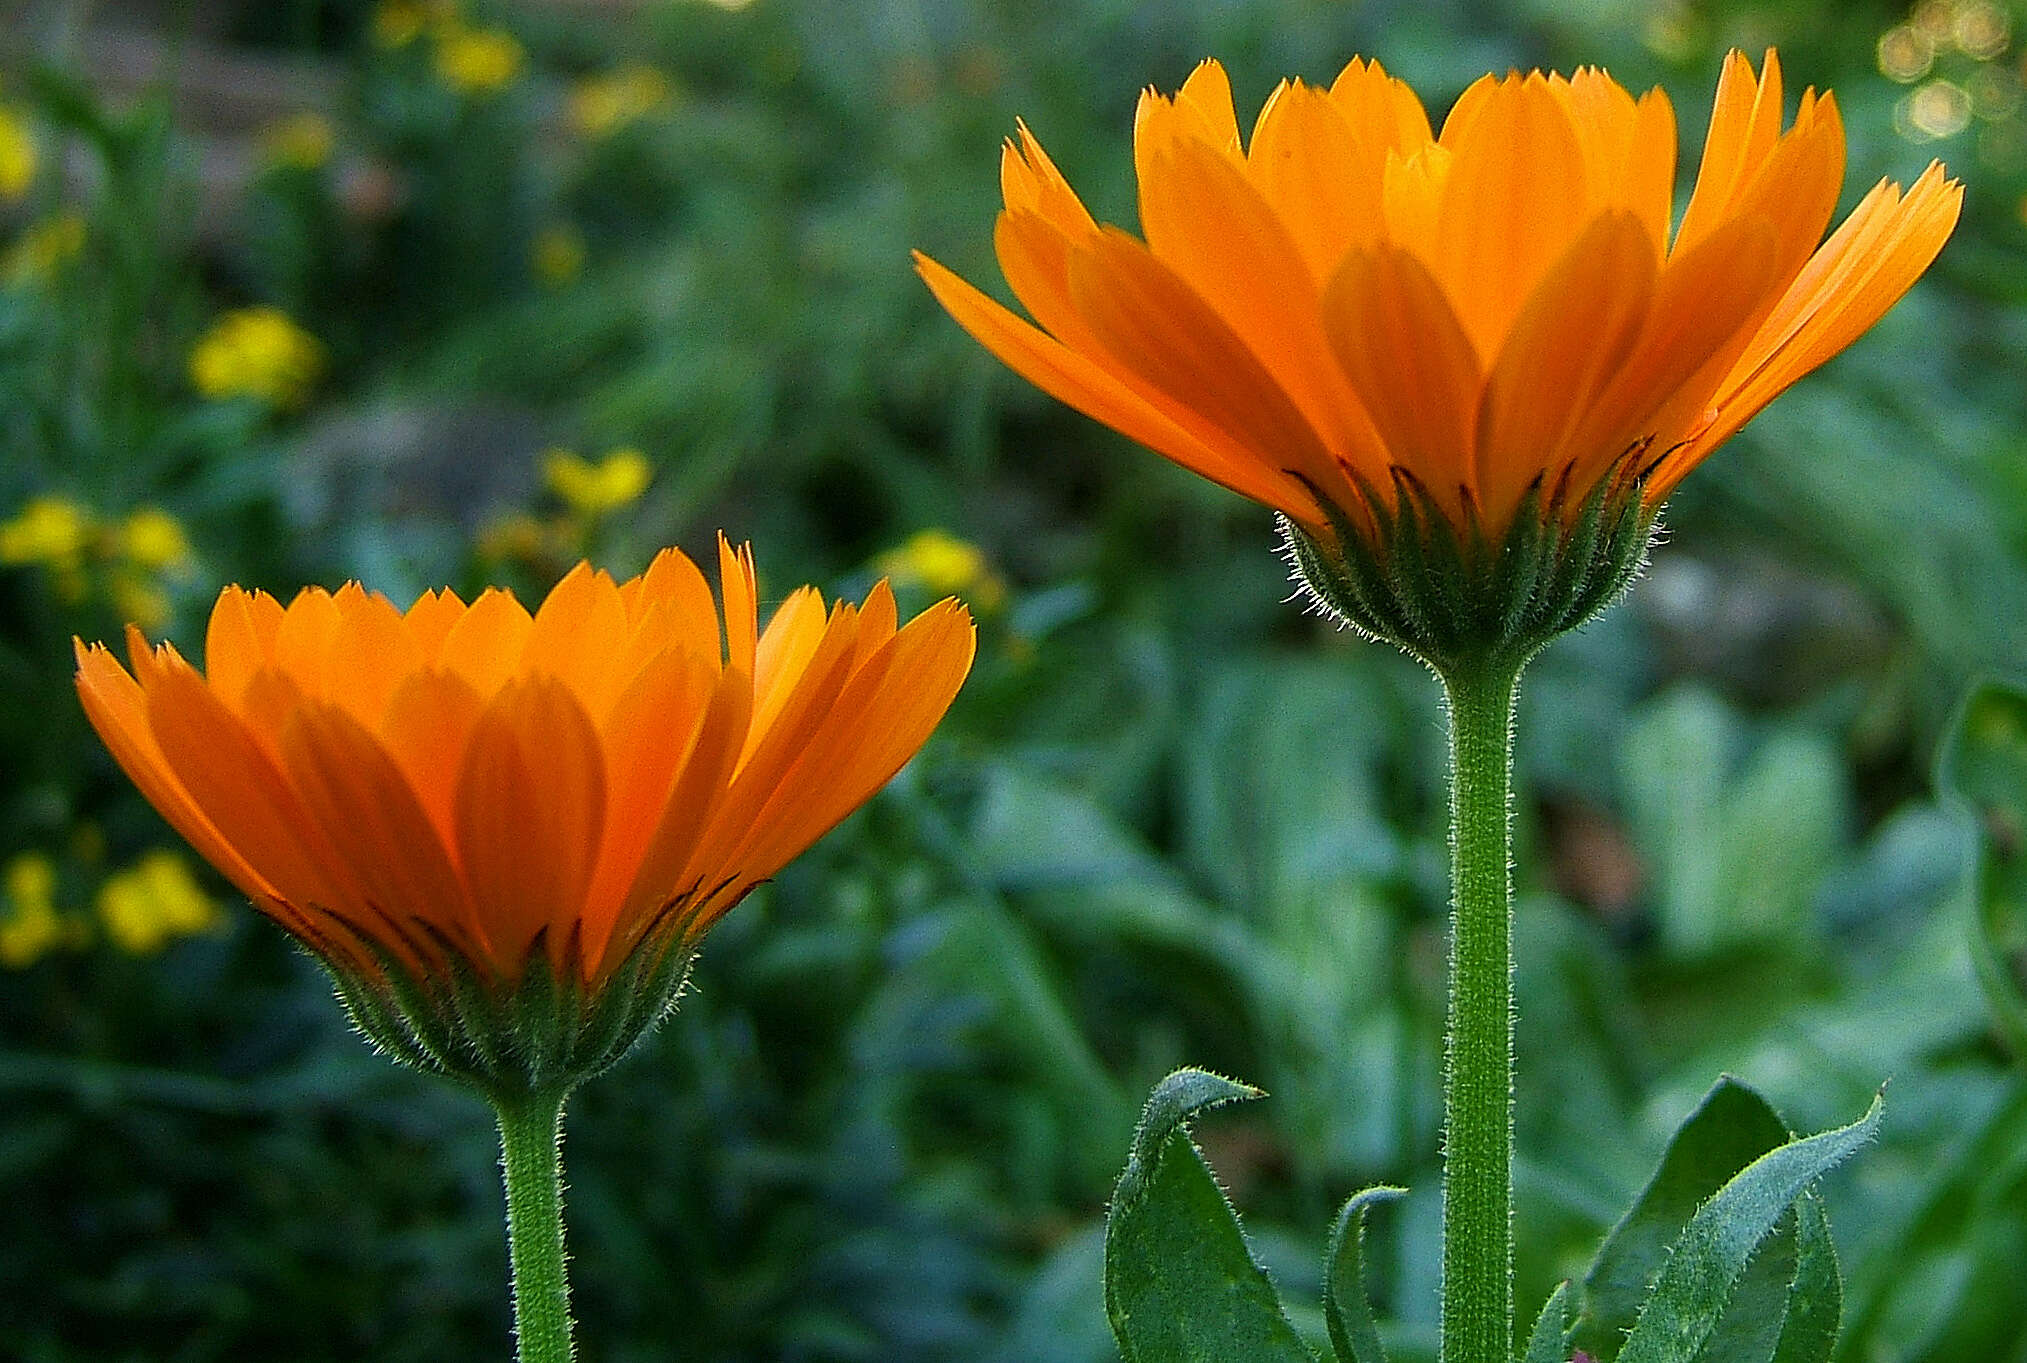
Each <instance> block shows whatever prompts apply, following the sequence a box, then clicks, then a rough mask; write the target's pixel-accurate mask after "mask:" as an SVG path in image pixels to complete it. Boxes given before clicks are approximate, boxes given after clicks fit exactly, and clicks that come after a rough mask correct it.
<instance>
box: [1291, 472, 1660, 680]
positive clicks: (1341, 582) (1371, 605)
mask: <svg viewBox="0 0 2027 1363" xmlns="http://www.w3.org/2000/svg"><path fill="white" fill-rule="evenodd" d="M1645 453H1646V451H1645V450H1644V448H1640V447H1636V448H1635V449H1633V450H1629V451H1628V452H1627V453H1626V455H1625V456H1624V457H1622V459H1621V460H1620V462H1619V464H1618V465H1617V466H1616V467H1614V468H1613V469H1612V470H1610V471H1609V472H1607V473H1606V475H1605V476H1604V477H1602V478H1601V479H1599V480H1598V483H1597V485H1596V486H1595V487H1593V488H1592V489H1591V490H1590V491H1589V492H1588V493H1587V494H1586V495H1585V497H1584V500H1583V501H1582V502H1581V503H1579V504H1577V505H1575V506H1572V505H1570V503H1569V500H1568V498H1567V496H1566V491H1565V488H1564V487H1563V486H1562V485H1561V484H1558V485H1557V486H1556V487H1555V489H1554V490H1553V491H1552V492H1550V491H1545V488H1544V480H1542V479H1540V478H1537V479H1536V480H1535V482H1534V483H1533V484H1532V485H1531V486H1530V487H1529V488H1528V489H1527V492H1526V494H1525V495H1524V496H1523V498H1522V500H1521V504H1520V506H1519V508H1518V509H1517V511H1516V512H1515V513H1514V516H1513V519H1512V521H1511V523H1510V524H1509V525H1508V526H1507V527H1506V528H1505V529H1504V530H1503V531H1500V532H1499V533H1498V534H1496V535H1494V534H1489V533H1487V531H1486V530H1485V528H1484V526H1483V525H1482V524H1481V523H1480V522H1479V519H1478V517H1477V515H1476V512H1475V510H1474V509H1471V508H1469V506H1468V503H1467V509H1466V512H1465V515H1464V517H1463V523H1462V524H1459V523H1457V521H1456V519H1455V518H1454V517H1453V515H1452V513H1451V512H1450V511H1449V510H1448V509H1446V508H1445V507H1443V506H1442V505H1441V504H1440V503H1439V502H1438V501H1437V500H1436V498H1435V496H1434V495H1433V494H1432V493H1430V491H1429V490H1428V489H1427V488H1425V487H1424V486H1423V485H1422V484H1421V483H1420V482H1418V481H1417V480H1415V479H1414V478H1412V477H1410V476H1409V475H1407V474H1406V473H1405V472H1403V471H1401V470H1398V469H1396V470H1394V473H1393V487H1392V488H1391V490H1390V491H1388V492H1384V493H1383V492H1381V491H1379V490H1378V489H1376V488H1374V487H1373V486H1372V485H1371V484H1369V483H1368V482H1366V481H1365V480H1364V479H1362V478H1358V477H1356V475H1354V482H1355V484H1356V486H1357V488H1358V492H1359V497H1360V500H1361V505H1359V506H1357V507H1354V508H1345V507H1340V506H1337V505H1335V504H1333V503H1331V502H1330V501H1329V500H1328V499H1326V498H1324V497H1322V496H1320V495H1319V496H1318V497H1317V499H1316V500H1317V505H1318V506H1319V507H1320V508H1321V510H1322V513H1323V518H1324V520H1325V522H1326V524H1327V525H1328V527H1329V533H1328V534H1311V533H1310V532H1309V531H1308V530H1306V529H1304V528H1303V527H1302V526H1300V525H1298V524H1296V523H1295V522H1294V521H1293V520H1291V519H1290V518H1288V517H1287V516H1282V517H1281V518H1280V528H1281V537H1282V544H1283V550H1284V554H1285V556H1286V558H1287V560H1288V563H1289V567H1290V570H1291V571H1292V573H1293V575H1294V578H1295V580H1296V582H1297V584H1298V585H1299V586H1300V588H1301V590H1302V592H1303V594H1304V595H1306V596H1307V597H1308V598H1309V600H1310V601H1311V602H1312V603H1313V604H1314V605H1315V606H1316V607H1317V608H1318V609H1319V610H1321V611H1322V612H1323V613H1324V614H1326V615H1328V616H1330V617H1332V618H1333V619H1335V620H1338V621H1340V622H1342V623H1344V624H1347V625H1350V626H1351V627H1352V628H1353V629H1355V630H1357V631H1358V632H1359V633H1360V634H1363V635H1365V636H1366V637H1368V638H1372V639H1377V640H1381V641H1383V642H1386V643H1391V644H1394V645H1396V646H1398V647H1400V648H1402V649H1405V650H1406V651H1407V652H1409V653H1411V654H1413V655H1414V656H1416V657H1418V658H1420V659H1422V660H1423V661H1424V662H1426V663H1428V664H1429V665H1430V666H1431V667H1433V668H1435V669H1436V671H1438V672H1439V673H1442V674H1443V675H1446V676H1447V675H1450V673H1451V672H1452V671H1453V670H1454V669H1455V668H1457V667H1459V666H1465V665H1468V666H1474V667H1482V666H1485V665H1487V664H1488V663H1489V664H1493V665H1497V666H1500V667H1511V668H1514V669H1516V670H1517V669H1518V668H1519V667H1520V666H1521V665H1522V664H1523V663H1525V662H1526V661H1527V660H1528V659H1529V658H1531V657H1532V656H1533V655H1534V654H1535V653H1537V652H1538V651H1540V649H1541V648H1542V646H1543V645H1545V644H1546V643H1548V641H1549V640H1551V639H1553V638H1555V637H1556V636H1557V635H1559V634H1564V633H1566V632H1568V631H1570V630H1572V629H1575V628H1577V627H1578V626H1579V625H1582V624H1583V623H1585V622H1586V621H1588V620H1589V619H1591V618H1592V617H1593V616H1595V615H1596V614H1598V612H1600V611H1602V610H1604V609H1605V607H1607V606H1609V605H1610V604H1611V603H1612V602H1613V601H1615V600H1616V599H1617V598H1618V597H1619V596H1620V595H1621V594H1622V593H1623V592H1624V591H1625V590H1626V588H1627V587H1628V586H1630V585H1631V583H1632V581H1633V579H1634V578H1635V577H1637V576H1638V575H1639V572H1640V568H1641V566H1642V564H1643V563H1644V562H1645V561H1646V554H1647V546H1648V544H1649V542H1650V541H1651V539H1652V536H1653V530H1654V516H1655V512H1654V509H1653V508H1650V507H1649V506H1648V505H1647V504H1646V500H1645V490H1646V488H1645V479H1644V477H1643V476H1642V471H1641V469H1640V467H1639V462H1638V461H1639V460H1640V459H1641V458H1642V457H1643V456H1644V455H1645Z"/></svg>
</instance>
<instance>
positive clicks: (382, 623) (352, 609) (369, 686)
mask: <svg viewBox="0 0 2027 1363" xmlns="http://www.w3.org/2000/svg"><path fill="white" fill-rule="evenodd" d="M331 601H332V604H333V605H334V606H336V607H337V609H338V627H337V628H336V629H335V630H333V631H332V632H331V638H330V643H329V649H330V652H329V655H328V660H327V662H326V663H325V666H326V667H327V668H328V669H330V671H329V675H328V677H327V683H328V685H329V690H328V692H326V694H328V695H329V697H330V698H331V699H332V700H335V701H337V702H338V703H339V704H340V705H342V706H344V707H345V708H346V709H347V710H349V711H351V712H352V717H353V718H355V719H357V720H358V721H359V722H360V723H361V724H364V725H367V726H368V727H371V726H374V725H377V724H378V723H379V722H380V713H381V711H383V710H385V709H386V708H387V698H388V697H389V696H391V695H393V694H394V689H395V688H396V687H397V686H399V685H400V684H401V681H402V679H403V678H404V677H406V676H407V675H408V674H409V673H411V672H413V671H415V669H416V668H418V667H420V666H422V662H423V658H422V649H421V647H420V646H419V645H418V644H417V643H416V641H415V636H414V635H413V634H412V633H411V632H410V631H409V628H408V625H407V623H406V622H405V621H404V620H403V619H402V617H401V612H400V611H397V610H396V609H395V608H394V603H393V602H391V601H389V600H388V599H387V598H386V597H384V596H381V595H380V594H379V593H378V592H371V593H369V592H367V591H366V590H365V589H364V588H362V587H360V586H359V584H358V583H356V582H349V583H347V584H345V586H344V587H342V588H341V589H339V591H338V593H337V595H336V596H334V597H332V599H331Z"/></svg>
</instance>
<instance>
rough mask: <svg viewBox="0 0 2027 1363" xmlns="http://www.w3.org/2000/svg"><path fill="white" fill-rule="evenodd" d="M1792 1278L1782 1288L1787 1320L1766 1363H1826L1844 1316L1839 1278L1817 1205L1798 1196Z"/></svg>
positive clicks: (1808, 1197)
mask: <svg viewBox="0 0 2027 1363" xmlns="http://www.w3.org/2000/svg"><path fill="white" fill-rule="evenodd" d="M1795 1211H1796V1214H1797V1216H1798V1217H1799V1218H1800V1219H1799V1222H1798V1226H1797V1231H1796V1237H1795V1276H1794V1278H1793V1280H1792V1281H1791V1282H1790V1284H1789V1286H1788V1311H1787V1318H1786V1319H1785V1320H1783V1321H1782V1322H1781V1338H1780V1342H1779V1343H1778V1344H1776V1345H1775V1346H1774V1356H1773V1359H1772V1363H1830V1352H1831V1350H1832V1349H1834V1348H1835V1347H1836V1344H1837V1327H1838V1325H1839V1324H1840V1323H1841V1322H1842V1317H1843V1314H1844V1274H1843V1272H1842V1271H1841V1269H1840V1268H1839V1266H1838V1263H1837V1244H1836V1242H1835V1241H1834V1240H1832V1239H1831V1238H1830V1219H1829V1217H1827V1216H1825V1215H1824V1214H1823V1201H1822V1199H1821V1198H1819V1197H1817V1196H1816V1195H1815V1194H1814V1193H1803V1194H1802V1198H1801V1201H1799V1202H1797V1203H1796V1204H1795Z"/></svg>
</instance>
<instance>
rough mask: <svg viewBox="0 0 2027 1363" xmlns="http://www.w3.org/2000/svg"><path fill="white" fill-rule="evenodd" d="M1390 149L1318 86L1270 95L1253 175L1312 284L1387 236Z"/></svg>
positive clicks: (1251, 164) (1293, 86)
mask: <svg viewBox="0 0 2027 1363" xmlns="http://www.w3.org/2000/svg"><path fill="white" fill-rule="evenodd" d="M1387 150H1388V144H1387V143H1386V142H1384V141H1380V140H1377V139H1375V138H1374V137H1372V136H1369V135H1368V134H1367V132H1365V131H1362V130H1360V129H1358V128H1354V127H1353V125H1352V122H1351V120H1350V119H1348V118H1347V117H1345V114H1344V112H1343V110H1342V109H1340V108H1339V107H1338V102H1337V101H1336V100H1334V99H1332V98H1331V97H1330V96H1329V95H1328V94H1326V93H1325V92H1323V91H1321V90H1318V89H1316V88H1315V87H1314V86H1311V85H1304V84H1303V83H1302V82H1301V81H1294V82H1288V81H1283V82H1282V83H1281V84H1280V85H1279V86H1278V87H1277V88H1276V89H1275V91H1274V93H1273V94H1272V95H1270V96H1268V99H1267V103H1266V106H1265V107H1264V108H1262V109H1261V110H1260V121H1259V123H1258V125H1257V126H1256V127H1255V128H1254V129H1253V145H1252V150H1251V152H1250V153H1249V154H1248V155H1247V157H1246V173H1247V174H1248V175H1249V176H1251V177H1252V181H1253V183H1254V184H1255V185H1256V186H1258V188H1259V191H1260V195H1261V197H1262V198H1264V199H1265V200H1266V201H1267V203H1268V204H1269V205H1271V207H1272V210H1273V213H1274V216H1275V217H1276V218H1278V219H1279V220H1280V222H1281V225H1282V226H1283V227H1284V228H1285V229H1286V230H1287V232H1288V234H1289V236H1290V237H1291V238H1292V239H1293V241H1294V242H1295V245H1296V247H1297V249H1299V250H1300V251H1301V253H1302V259H1303V261H1304V263H1305V264H1306V265H1307V266H1308V267H1309V273H1310V276H1311V277H1312V278H1313V279H1316V280H1323V279H1328V278H1329V277H1330V275H1331V273H1332V272H1333V271H1334V270H1335V269H1336V268H1337V265H1338V262H1340V261H1341V260H1343V259H1344V257H1345V254H1346V253H1347V252H1348V251H1350V250H1352V249H1353V248H1354V247H1358V246H1363V245H1365V244H1367V243H1369V242H1372V241H1375V240H1377V239H1378V238H1379V237H1380V236H1381V235H1382V234H1383V233H1384V232H1385V231H1386V196H1385V188H1386V160H1387ZM1145 197H1146V194H1145V190H1144V188H1143V191H1142V198H1143V199H1145ZM1143 213H1144V210H1143ZM1211 226H1213V227H1215V226H1216V224H1215V223H1213V224H1211Z"/></svg>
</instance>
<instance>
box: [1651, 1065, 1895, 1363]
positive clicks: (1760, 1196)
mask: <svg viewBox="0 0 2027 1363" xmlns="http://www.w3.org/2000/svg"><path fill="white" fill-rule="evenodd" d="M1881 1105H1882V1100H1881V1099H1880V1098H1874V1099H1873V1100H1872V1106H1871V1108H1870V1109H1869V1110H1868V1111H1867V1112H1866V1114H1865V1115H1864V1116H1863V1117H1861V1118H1859V1119H1858V1120H1857V1121H1855V1122H1853V1123H1851V1125H1849V1126H1843V1127H1838V1128H1837V1129H1836V1130H1834V1131H1826V1132H1823V1133H1822V1134H1820V1135H1815V1136H1809V1137H1807V1138H1805V1139H1802V1140H1797V1141H1790V1142H1789V1143H1788V1144H1786V1145H1783V1146H1782V1147H1781V1148H1780V1149H1778V1150H1774V1151H1771V1152H1769V1153H1768V1154H1765V1155H1762V1156H1760V1158H1758V1159H1757V1160H1754V1161H1753V1162H1752V1163H1751V1164H1750V1165H1747V1166H1746V1168H1745V1170H1744V1171H1743V1172H1742V1173H1740V1174H1739V1175H1738V1176H1737V1177H1736V1178H1733V1179H1732V1180H1731V1181H1730V1182H1729V1183H1727V1184H1725V1185H1724V1187H1723V1188H1722V1189H1721V1190H1719V1192H1718V1194H1717V1196H1716V1197H1713V1198H1712V1199H1711V1200H1710V1201H1709V1202H1706V1203H1705V1204H1704V1205H1703V1207H1702V1208H1701V1209H1700V1210H1699V1211H1698V1212H1697V1213H1696V1215H1695V1216H1694V1217H1692V1218H1690V1222H1689V1226H1688V1228H1687V1229H1686V1230H1684V1231H1683V1232H1682V1235H1681V1236H1680V1237H1679V1238H1678V1239H1677V1240H1676V1242H1675V1246H1674V1248H1673V1249H1672V1250H1671V1251H1670V1253H1669V1256H1668V1262H1667V1264H1666V1265H1665V1266H1664V1267H1663V1268H1662V1270H1661V1273H1660V1276H1659V1277H1658V1278H1656V1279H1655V1282H1654V1292H1653V1295H1652V1296H1650V1297H1649V1298H1648V1299H1647V1305H1646V1306H1645V1308H1644V1309H1642V1311H1641V1312H1640V1319H1639V1321H1638V1323H1637V1324H1635V1325H1634V1327H1633V1333H1632V1334H1631V1335H1629V1336H1628V1337H1627V1339H1626V1347H1625V1348H1623V1349H1621V1350H1620V1351H1619V1363H1691V1361H1692V1360H1694V1359H1696V1358H1697V1357H1698V1356H1699V1355H1700V1354H1701V1353H1702V1350H1703V1347H1704V1345H1705V1344H1706V1343H1707V1342H1709V1340H1710V1339H1711V1337H1712V1336H1713V1335H1714V1334H1715V1333H1716V1332H1717V1328H1718V1323H1719V1321H1720V1320H1721V1319H1722V1317H1723V1315H1724V1312H1725V1308H1726V1305H1727V1304H1728V1303H1729V1302H1730V1301H1731V1299H1732V1297H1733V1295H1734V1291H1735V1289H1736V1288H1737V1286H1738V1283H1739V1279H1740V1277H1741V1276H1742V1275H1743V1274H1744V1273H1745V1271H1746V1265H1747V1263H1748V1261H1749V1260H1750V1259H1751V1258H1752V1255H1753V1251H1754V1250H1756V1249H1758V1248H1759V1246H1760V1244H1761V1242H1763V1241H1764V1240H1765V1239H1766V1238H1767V1236H1768V1235H1769V1234H1771V1233H1772V1231H1773V1229H1774V1227H1775V1225H1776V1223H1778V1222H1779V1221H1780V1220H1781V1218H1782V1217H1783V1216H1785V1215H1787V1214H1788V1210H1789V1208H1791V1207H1792V1206H1793V1205H1794V1203H1795V1201H1796V1200H1797V1199H1798V1198H1800V1197H1801V1196H1802V1194H1803V1192H1804V1191H1805V1190H1806V1189H1807V1188H1808V1186H1809V1185H1810V1184H1811V1183H1813V1182H1814V1181H1815V1180H1816V1179H1818V1178H1820V1177H1822V1175H1823V1174H1825V1173H1827V1172H1828V1171H1829V1170H1831V1169H1832V1168H1834V1167H1836V1166H1837V1165H1838V1164H1839V1163H1841V1162H1842V1161H1843V1160H1845V1159H1847V1158H1849V1157H1850V1156H1851V1154H1852V1153H1853V1152H1855V1151H1856V1150H1858V1148H1859V1147H1861V1146H1863V1145H1864V1144H1865V1143H1866V1142H1867V1141H1869V1140H1871V1139H1872V1138H1873V1136H1874V1135H1875V1134H1877V1132H1878V1130H1879V1114H1880V1108H1881Z"/></svg>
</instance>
